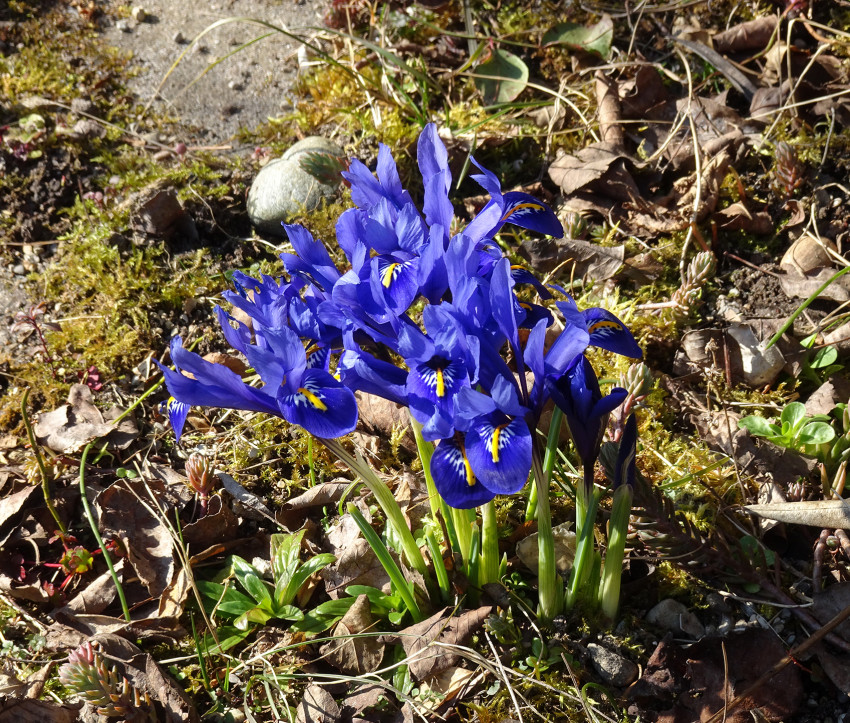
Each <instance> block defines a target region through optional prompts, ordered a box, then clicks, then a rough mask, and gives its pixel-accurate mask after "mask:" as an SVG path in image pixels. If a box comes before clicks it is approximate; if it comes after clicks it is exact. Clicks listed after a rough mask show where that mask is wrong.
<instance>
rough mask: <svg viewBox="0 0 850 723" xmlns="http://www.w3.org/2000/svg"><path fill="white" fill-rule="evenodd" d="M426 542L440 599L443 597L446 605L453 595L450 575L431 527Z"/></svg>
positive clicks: (427, 528) (426, 533) (426, 530)
mask: <svg viewBox="0 0 850 723" xmlns="http://www.w3.org/2000/svg"><path fill="white" fill-rule="evenodd" d="M425 542H426V543H427V545H428V551H429V552H430V553H431V562H432V563H433V564H434V572H435V573H436V575H437V584H438V585H439V586H440V597H442V599H443V602H444V603H445V602H448V601H449V596H450V595H451V587H450V586H449V573H448V571H447V570H446V563H445V562H444V561H443V551H442V550H441V549H440V543H439V542H437V538H436V537H435V536H434V531H433V530H432V529H431V528H430V527H426V528H425Z"/></svg>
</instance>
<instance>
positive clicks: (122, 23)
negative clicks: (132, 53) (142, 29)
mask: <svg viewBox="0 0 850 723" xmlns="http://www.w3.org/2000/svg"><path fill="white" fill-rule="evenodd" d="M115 27H116V28H118V29H119V30H120V31H121V32H122V33H129V32H130V31H131V30H132V28H131V27H130V23H128V22H127V21H126V20H116V21H115Z"/></svg>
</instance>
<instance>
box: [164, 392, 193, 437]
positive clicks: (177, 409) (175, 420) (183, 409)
mask: <svg viewBox="0 0 850 723" xmlns="http://www.w3.org/2000/svg"><path fill="white" fill-rule="evenodd" d="M189 409H190V407H189V405H188V404H185V403H184V402H178V401H177V400H176V399H175V398H174V397H169V398H168V401H167V402H166V403H165V413H166V416H167V417H168V422H169V424H171V428H172V429H173V430H174V441H175V442H179V441H180V436H181V435H182V434H183V426H184V425H185V424H186V417H188V416H189Z"/></svg>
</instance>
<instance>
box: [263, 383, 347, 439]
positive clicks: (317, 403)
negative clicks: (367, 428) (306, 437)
mask: <svg viewBox="0 0 850 723" xmlns="http://www.w3.org/2000/svg"><path fill="white" fill-rule="evenodd" d="M277 401H278V405H279V407H280V412H279V413H280V414H281V415H282V416H283V418H284V419H285V420H286V421H287V422H289V423H291V424H297V425H299V426H301V427H304V429H306V430H307V431H308V432H309V433H310V434H312V435H315V436H316V437H321V438H324V439H330V438H333V437H341V436H343V435H344V434H348V433H349V432H353V431H354V428H355V427H356V426H357V401H356V400H355V398H354V392H352V391H351V390H350V389H349V388H348V387H345V386H343V385H342V384H341V383H340V382H338V381H337V380H336V379H334V378H333V377H332V376H331V375H330V374H328V373H327V372H325V371H322V370H320V369H308V370H307V371H305V372H304V375H303V377H302V378H301V384H300V386H299V387H297V388H287V389H286V390H285V391H282V393H281V394H280V395H279V396H278V400H277Z"/></svg>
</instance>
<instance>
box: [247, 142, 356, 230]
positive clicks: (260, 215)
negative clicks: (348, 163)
mask: <svg viewBox="0 0 850 723" xmlns="http://www.w3.org/2000/svg"><path fill="white" fill-rule="evenodd" d="M308 153H324V154H327V155H332V156H343V155H344V153H343V150H342V149H341V148H340V147H339V146H337V145H336V144H334V143H331V142H330V141H329V140H327V139H326V138H322V137H321V136H310V137H309V138H305V139H304V140H302V141H298V143H296V144H295V145H293V146H292V147H291V148H289V150H287V151H286V153H284V154H283V155H282V156H281V157H280V158H278V159H276V160H274V161H271V162H269V163H268V164H267V165H266V166H264V167H263V168H262V169H261V170H260V172H259V173H258V174H257V177H256V178H255V179H254V182H253V183H252V184H251V188H250V190H249V191H248V217H249V218H250V219H251V223H253V224H254V226H255V227H256V228H257V230H259V231H262V232H265V233H268V234H270V235H273V236H284V235H285V233H284V231H283V228H282V227H281V225H280V224H281V222H282V221H286V220H287V219H288V218H289V217H290V216H292V215H293V214H295V213H299V212H301V211H304V210H307V211H312V210H313V209H315V208H318V206H319V204H320V203H321V202H322V199H325V198H328V199H329V198H332V197H333V196H334V194H335V193H336V191H337V188H338V186H339V184H328V183H323V182H321V181H319V180H318V179H316V178H315V177H314V176H311V175H310V174H309V173H307V171H305V170H304V169H303V168H301V161H302V159H303V158H304V156H305V155H306V154H308Z"/></svg>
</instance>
